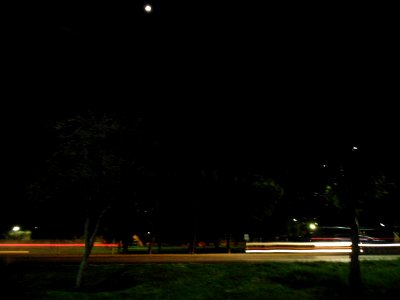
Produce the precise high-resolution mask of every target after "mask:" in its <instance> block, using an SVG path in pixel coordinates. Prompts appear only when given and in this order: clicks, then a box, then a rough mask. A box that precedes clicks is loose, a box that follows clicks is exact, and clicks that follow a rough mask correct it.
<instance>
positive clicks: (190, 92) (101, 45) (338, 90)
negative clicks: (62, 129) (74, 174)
mask: <svg viewBox="0 0 400 300" xmlns="http://www.w3.org/2000/svg"><path fill="white" fill-rule="evenodd" d="M188 2H190V3H188ZM214 2H215V1H150V3H152V4H153V11H152V13H151V14H146V13H145V12H144V11H143V5H144V2H143V1H131V3H130V4H119V5H117V4H113V3H112V4H110V3H106V2H104V3H103V2H94V3H93V4H91V5H89V4H75V3H74V2H61V3H59V4H51V5H42V4H41V5H39V4H30V5H29V6H27V5H22V4H21V5H19V6H17V5H12V7H9V8H7V9H5V10H4V11H3V13H4V14H5V15H6V17H5V18H4V22H5V26H4V27H3V29H2V31H3V33H4V34H3V37H2V44H3V50H4V49H5V51H4V52H3V55H2V57H3V63H2V73H3V81H2V86H3V89H2V90H3V93H2V94H3V97H2V98H3V99H2V107H3V109H2V110H1V111H2V121H1V136H2V150H1V153H2V155H1V156H2V165H3V178H5V179H4V180H3V182H2V190H3V196H2V198H3V200H2V202H7V201H13V202H14V203H15V202H17V201H18V197H21V195H19V194H18V192H16V191H17V190H18V188H19V187H20V182H19V180H20V178H21V174H29V173H30V172H31V169H32V166H34V165H35V162H36V161H37V160H38V157H40V153H42V150H43V149H46V145H47V144H46V139H45V137H44V134H43V133H42V130H43V127H44V125H45V124H46V123H47V122H48V121H49V120H53V119H56V118H58V117H59V116H65V115H68V114H72V113H74V112H78V113H79V112H83V111H86V110H87V109H93V110H97V111H104V112H109V113H114V112H116V113H119V114H122V115H124V116H128V117H129V116H132V117H134V116H136V115H137V114H140V115H143V116H145V117H146V118H147V119H148V120H150V121H149V122H150V123H151V124H152V126H153V127H154V130H155V132H157V134H158V135H159V136H161V137H162V139H163V140H164V141H166V142H167V143H169V144H170V145H171V148H172V149H174V150H173V151H172V152H174V155H176V156H178V157H179V158H180V159H181V160H182V161H183V162H184V161H189V160H190V161H196V160H199V161H206V162H207V164H209V165H210V166H218V167H220V168H225V169H228V170H237V169H241V170H248V171H251V172H263V171H265V169H270V170H279V169H280V167H281V166H292V167H291V168H292V170H293V172H295V173H296V174H304V176H305V177H307V176H311V177H312V176H316V175H315V174H316V173H315V170H316V169H318V166H320V165H321V164H322V163H325V162H327V163H330V162H332V161H333V162H337V161H340V160H341V159H342V157H344V156H345V155H346V153H347V151H350V149H351V147H352V146H354V145H357V146H359V147H360V149H361V153H362V155H363V158H364V159H365V163H366V164H367V165H371V167H379V168H384V169H385V170H390V172H396V171H397V170H398V167H399V158H398V153H399V152H398V150H399V146H398V145H397V144H398V143H397V139H398V129H397V128H398V114H397V110H396V108H395V104H396V103H395V101H396V100H397V99H398V74H397V73H398V72H397V69H398V56H397V55H395V54H396V52H398V51H397V50H398V49H397V46H396V43H395V41H396V36H395V35H394V25H395V24H394V23H395V20H394V19H393V18H392V13H391V9H390V8H389V7H368V6H367V5H364V4H363V5H361V6H356V5H353V6H351V5H348V6H344V5H343V6H339V5H320V4H318V5H311V4H309V5H307V6H302V5H300V4H296V5H292V4H289V3H286V4H282V5H277V4H276V5H271V4H268V5H266V4H264V5H260V4H259V3H257V2H256V1H242V2H239V1H238V3H239V4H232V3H230V2H227V3H229V4H226V5H224V4H221V3H220V4H215V3H214ZM218 2H219V1H218ZM4 175H5V176H4ZM22 177H24V176H22Z"/></svg>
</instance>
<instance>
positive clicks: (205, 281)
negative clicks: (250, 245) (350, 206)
mask: <svg viewBox="0 0 400 300" xmlns="http://www.w3.org/2000/svg"><path fill="white" fill-rule="evenodd" d="M361 268H362V273H363V282H364V287H365V288H364V291H365V294H364V298H363V299H399V298H400V260H397V261H364V262H362V263H361ZM77 270H78V266H77V265H76V264H62V265H60V264H40V265H33V264H26V265H23V264H8V265H7V264H6V265H3V266H1V271H0V272H1V273H0V276H1V278H0V279H1V284H2V285H3V287H2V294H3V295H4V294H5V293H6V292H8V293H11V295H12V296H11V297H10V296H9V298H7V299H142V300H145V299H174V300H175V299H176V300H178V299H182V300H183V299H185V300H187V299H224V300H234V299H241V300H243V299H285V300H287V299H348V298H349V297H348V284H347V276H348V271H349V265H348V264H346V263H330V262H319V263H263V264H246V263H232V264H190V263H187V264H138V265H120V264H115V265H109V264H102V265H91V266H90V268H89V270H88V272H87V278H86V281H85V287H84V288H83V289H82V290H81V291H79V292H78V291H74V290H73V288H72V287H73V285H74V280H75V275H76V273H77Z"/></svg>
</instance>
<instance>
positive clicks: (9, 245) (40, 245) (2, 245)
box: [0, 243, 118, 247]
mask: <svg viewBox="0 0 400 300" xmlns="http://www.w3.org/2000/svg"><path fill="white" fill-rule="evenodd" d="M93 246H94V247H118V244H103V243H99V244H94V245H93ZM0 247H85V244H32V243H30V244H29V243H23V244H0Z"/></svg>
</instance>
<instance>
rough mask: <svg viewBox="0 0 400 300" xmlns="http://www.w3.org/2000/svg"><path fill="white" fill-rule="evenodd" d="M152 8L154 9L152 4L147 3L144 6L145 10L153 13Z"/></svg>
mask: <svg viewBox="0 0 400 300" xmlns="http://www.w3.org/2000/svg"><path fill="white" fill-rule="evenodd" d="M152 9H153V8H152V7H151V5H150V4H146V5H145V6H144V11H145V12H147V13H148V14H149V13H151V11H152Z"/></svg>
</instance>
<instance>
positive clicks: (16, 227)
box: [12, 226, 21, 232]
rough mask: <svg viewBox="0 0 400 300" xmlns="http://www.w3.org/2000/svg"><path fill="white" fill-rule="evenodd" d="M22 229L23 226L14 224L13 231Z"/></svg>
mask: <svg viewBox="0 0 400 300" xmlns="http://www.w3.org/2000/svg"><path fill="white" fill-rule="evenodd" d="M20 230H21V227H19V226H14V227H13V228H12V231H14V232H17V231H20Z"/></svg>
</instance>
